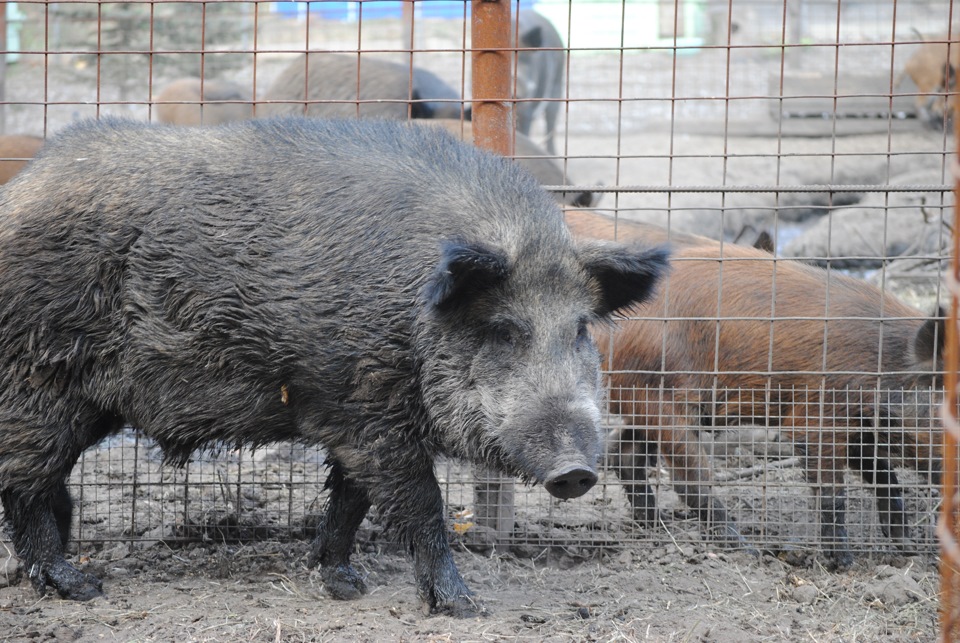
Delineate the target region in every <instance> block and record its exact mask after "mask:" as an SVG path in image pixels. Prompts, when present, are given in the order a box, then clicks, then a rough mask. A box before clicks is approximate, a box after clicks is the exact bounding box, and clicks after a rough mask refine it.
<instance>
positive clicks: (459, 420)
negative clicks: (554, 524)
mask: <svg viewBox="0 0 960 643" xmlns="http://www.w3.org/2000/svg"><path fill="white" fill-rule="evenodd" d="M665 264H666V255H665V251H663V250H660V249H647V250H641V249H628V248H626V247H623V246H619V245H611V244H607V243H604V242H586V243H583V244H579V245H577V244H575V243H574V242H573V241H572V239H571V236H570V233H569V231H568V230H567V228H566V227H565V225H564V223H563V217H562V215H561V213H560V210H559V209H558V207H557V205H556V204H555V203H554V202H553V200H552V199H551V198H550V196H549V195H548V194H547V193H546V192H544V191H543V190H542V189H541V188H540V187H539V186H538V185H537V184H536V182H535V181H534V179H533V178H531V177H530V176H529V175H528V174H526V173H525V172H524V171H522V170H521V169H520V168H518V167H517V165H516V164H515V163H512V162H510V161H508V160H506V159H503V158H501V157H499V156H496V155H492V154H488V153H486V152H482V151H480V150H478V149H477V148H475V147H472V146H470V145H467V144H464V143H460V142H458V141H455V140H454V139H453V138H452V137H450V136H449V135H448V134H446V133H443V132H441V131H439V130H437V129H434V128H413V127H409V126H407V125H404V124H402V123H391V122H385V121H384V122H381V121H363V120H346V121H342V122H341V121H323V120H310V119H267V120H259V121H258V120H253V121H244V122H238V123H232V124H229V125H225V126H220V127H214V128H176V127H171V126H151V125H145V124H137V123H134V122H127V121H121V120H107V121H101V122H99V123H95V122H87V123H83V124H80V125H76V126H73V127H71V128H68V129H67V130H64V132H63V133H62V134H60V135H59V136H57V137H56V138H54V139H52V140H51V141H50V142H49V143H48V144H47V145H46V146H45V147H44V148H43V150H42V152H41V153H40V155H39V157H38V158H37V159H35V160H34V161H33V162H32V164H31V165H30V166H29V167H28V168H27V169H26V170H25V171H24V172H23V173H22V174H21V175H20V176H18V177H17V178H16V179H14V181H13V182H11V183H10V184H9V185H8V186H7V188H6V189H5V190H4V191H3V192H2V193H0V320H2V325H0V498H2V502H3V508H4V514H5V517H6V520H7V521H8V522H9V524H10V526H11V527H12V536H13V543H14V546H15V548H16V552H17V555H18V556H19V557H20V559H21V561H22V562H23V564H24V567H25V568H26V569H27V570H28V573H29V577H30V579H31V581H32V582H33V585H34V586H35V588H36V589H37V590H38V591H39V592H40V593H41V594H42V593H44V591H45V590H46V587H47V586H48V585H49V586H52V587H53V588H55V589H56V590H57V591H58V592H59V593H60V595H61V596H63V597H66V598H70V599H80V600H82V599H89V598H92V597H94V596H97V595H99V594H100V593H101V591H102V585H101V581H100V580H99V579H97V578H95V577H93V576H91V575H89V574H87V573H84V572H82V571H80V570H78V569H76V568H75V567H73V566H72V565H71V564H70V563H68V562H67V561H66V560H65V558H64V555H63V548H64V542H65V541H66V540H67V539H68V536H69V530H70V521H71V502H70V497H69V494H68V491H67V488H66V486H65V480H66V478H67V476H68V475H69V474H70V471H71V469H72V467H73V465H74V463H75V462H76V460H77V458H78V457H79V456H80V454H81V453H82V452H83V451H84V449H86V448H88V447H90V446H92V445H94V444H97V443H98V442H99V441H100V440H102V439H103V438H104V437H106V436H108V435H110V434H112V433H115V432H116V431H118V430H119V429H120V428H121V427H122V426H124V424H125V423H129V424H130V425H132V426H134V427H135V428H137V429H139V430H140V431H141V432H142V433H144V434H145V435H147V436H149V437H151V438H152V439H153V440H155V441H156V443H157V444H158V445H159V447H160V448H161V449H162V450H163V453H164V455H165V458H166V460H167V461H168V462H171V463H174V464H182V463H185V462H186V461H187V460H188V459H189V457H190V455H191V453H193V452H194V451H195V450H197V449H200V448H203V447H205V446H210V445H215V444H225V445H232V446H238V445H254V446H256V445H263V444H267V443H272V442H275V441H287V440H290V441H300V442H304V443H310V444H319V445H323V447H324V448H325V449H326V450H327V452H328V454H329V464H330V472H329V476H328V478H327V482H326V487H327V489H328V491H329V498H328V502H327V505H326V507H325V513H324V515H323V517H322V519H321V522H320V524H319V527H318V533H317V536H316V539H315V541H314V542H313V545H312V559H313V561H315V562H318V563H319V564H320V566H321V574H322V578H323V581H324V584H325V586H326V589H327V591H328V592H329V593H330V594H332V595H333V596H334V597H336V598H340V599H352V598H355V597H358V596H360V595H361V594H363V593H364V592H365V591H366V586H365V583H364V580H363V578H362V577H361V575H360V574H359V573H358V572H357V571H356V570H355V569H354V568H353V567H352V566H351V564H350V553H351V551H352V550H353V547H354V545H353V542H354V537H355V534H356V531H357V528H358V526H359V525H360V522H361V521H362V519H363V518H364V516H365V515H366V513H367V510H368V509H369V508H370V507H371V505H375V506H376V509H377V511H378V513H379V516H380V518H381V520H382V521H383V523H384V524H385V525H386V526H387V528H388V529H389V530H391V532H392V534H393V535H394V536H395V537H396V538H397V539H398V540H399V541H400V542H401V543H403V544H405V545H406V546H408V547H409V548H410V549H411V551H412V554H413V560H414V568H415V573H416V579H417V585H418V589H419V595H420V597H421V599H422V600H423V601H424V602H425V603H426V604H427V605H428V606H429V607H430V608H432V609H433V610H435V611H443V612H448V613H454V614H463V613H471V612H474V611H476V610H478V609H480V608H479V607H478V606H477V603H475V602H474V600H473V598H472V596H471V592H470V590H469V589H468V588H467V586H466V584H465V583H464V581H463V579H462V578H461V576H460V573H459V572H458V571H457V568H456V566H455V565H454V562H453V557H452V555H451V550H450V547H449V544H448V541H447V531H446V528H445V520H444V509H443V498H442V495H441V491H440V488H439V486H438V483H437V479H436V477H435V475H434V460H435V458H436V457H437V456H439V455H441V454H445V455H450V456H454V457H459V458H463V459H466V460H470V461H473V462H476V463H482V464H483V465H486V466H488V467H492V468H495V469H498V470H500V471H503V472H505V473H507V474H509V475H515V476H519V477H521V478H524V479H526V480H529V481H533V482H537V483H542V484H543V485H544V487H545V488H546V489H547V490H548V491H549V492H550V493H551V494H552V495H554V496H556V497H558V498H574V497H577V496H580V495H582V494H584V493H585V492H586V491H587V490H588V489H590V488H591V487H592V486H593V484H594V483H595V481H596V479H597V474H596V467H597V464H598V458H599V455H600V450H601V437H600V411H599V407H598V398H599V397H600V373H599V356H598V352H597V349H596V347H595V345H594V343H593V341H592V339H591V337H590V333H589V332H588V326H589V325H590V324H592V323H594V322H597V321H603V320H606V319H608V318H609V317H610V315H611V314H613V313H615V312H616V311H620V310H624V309H627V308H630V307H631V306H633V305H634V304H637V303H639V302H642V301H643V300H644V299H645V298H646V297H647V296H648V295H649V294H650V293H651V288H652V287H653V286H654V284H655V282H656V280H657V278H658V276H659V275H660V274H661V272H662V271H663V270H664V268H665Z"/></svg>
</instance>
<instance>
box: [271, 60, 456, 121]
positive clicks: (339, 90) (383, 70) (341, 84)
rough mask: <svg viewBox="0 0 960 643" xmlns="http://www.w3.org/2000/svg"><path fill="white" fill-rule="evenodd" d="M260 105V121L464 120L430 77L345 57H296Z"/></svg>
mask: <svg viewBox="0 0 960 643" xmlns="http://www.w3.org/2000/svg"><path fill="white" fill-rule="evenodd" d="M358 68H359V74H360V76H359V82H358V80H357V72H358ZM263 100H264V101H268V102H266V103H263V104H260V105H259V106H258V108H257V114H258V115H261V116H284V115H290V116H314V117H323V118H348V117H354V116H360V117H363V118H390V119H396V120H406V119H407V118H408V115H409V118H456V119H460V118H462V117H463V114H462V112H461V110H462V109H463V100H462V98H461V97H460V94H459V93H458V92H456V91H455V90H454V89H453V88H452V87H450V86H449V85H447V83H445V82H444V81H443V80H441V79H440V77H439V76H437V75H436V74H434V73H433V72H430V71H427V70H426V69H422V68H420V67H413V72H412V78H411V71H410V65H405V64H401V63H397V62H393V61H389V60H382V59H379V58H371V57H370V56H360V57H359V58H358V57H357V56H354V55H347V54H329V53H312V54H304V55H303V56H298V57H297V58H296V59H294V61H293V62H291V63H290V64H289V65H287V67H285V68H284V70H283V71H282V72H280V74H279V75H278V76H277V77H276V78H275V79H274V81H273V83H272V84H271V85H270V87H268V88H267V91H266V93H265V94H264V96H263ZM269 101H282V102H269ZM290 101H292V102H290ZM331 101H332V102H331ZM355 101H361V102H360V103H359V104H358V103H357V102H355ZM305 103H307V104H306V107H304V104H305ZM408 107H409V109H408Z"/></svg>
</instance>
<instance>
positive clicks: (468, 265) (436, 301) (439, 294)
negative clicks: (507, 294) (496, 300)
mask: <svg viewBox="0 0 960 643" xmlns="http://www.w3.org/2000/svg"><path fill="white" fill-rule="evenodd" d="M509 270H510V269H509V266H508V265H507V257H506V256H505V255H504V254H503V253H502V252H500V251H499V250H496V249H493V248H490V247H488V246H484V245H481V244H476V243H473V244H471V243H466V242H463V241H445V242H444V243H443V245H442V246H441V247H440V262H439V263H438V264H437V268H436V270H434V271H433V275H431V277H430V279H429V281H428V282H427V285H426V288H425V290H424V296H425V297H426V301H427V303H428V304H429V305H431V306H433V307H434V308H436V309H437V310H440V311H449V310H451V309H453V308H456V307H458V306H461V305H463V304H464V303H466V302H468V301H470V300H472V299H473V298H474V297H476V296H477V295H478V294H480V293H481V292H483V291H485V290H488V289H490V288H492V287H493V286H495V285H497V284H498V283H500V282H502V281H503V280H504V279H506V277H507V274H508V273H509Z"/></svg>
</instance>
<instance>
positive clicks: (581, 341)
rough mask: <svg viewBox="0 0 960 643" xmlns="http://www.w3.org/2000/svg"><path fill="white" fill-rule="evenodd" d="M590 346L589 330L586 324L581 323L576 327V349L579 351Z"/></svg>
mask: <svg viewBox="0 0 960 643" xmlns="http://www.w3.org/2000/svg"><path fill="white" fill-rule="evenodd" d="M589 345H590V330H589V329H588V328H587V322H585V321H581V322H580V324H579V326H578V327H577V341H576V344H575V346H576V349H577V350H580V349H581V348H584V347H585V346H589Z"/></svg>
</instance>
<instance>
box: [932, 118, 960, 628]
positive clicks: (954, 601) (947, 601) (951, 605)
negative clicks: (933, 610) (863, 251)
mask: <svg viewBox="0 0 960 643" xmlns="http://www.w3.org/2000/svg"><path fill="white" fill-rule="evenodd" d="M958 118H960V113H958V111H955V112H954V115H953V122H954V123H958V122H960V121H958V120H957V119H958ZM956 144H957V151H958V154H960V136H958V137H957V143H956ZM952 170H953V171H952V173H953V180H954V202H955V205H954V219H953V231H952V235H953V236H952V240H953V246H952V254H951V258H950V273H949V274H948V275H947V286H948V289H949V291H950V314H949V316H948V318H947V337H946V340H947V345H946V356H945V360H944V371H945V375H944V388H945V390H944V400H943V408H942V411H941V414H942V416H943V429H944V430H943V500H942V504H941V506H940V521H939V523H938V524H937V535H938V536H939V538H940V634H941V640H942V641H943V642H944V643H951V642H953V641H957V640H960V478H958V466H957V460H958V445H960V421H958V418H957V396H958V391H957V385H958V369H960V337H958V330H960V327H958V318H957V310H958V305H960V304H958V301H960V256H958V255H960V225H958V222H960V167H958V165H957V161H954V163H953V166H952Z"/></svg>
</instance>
